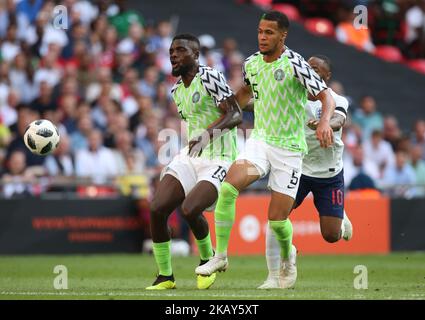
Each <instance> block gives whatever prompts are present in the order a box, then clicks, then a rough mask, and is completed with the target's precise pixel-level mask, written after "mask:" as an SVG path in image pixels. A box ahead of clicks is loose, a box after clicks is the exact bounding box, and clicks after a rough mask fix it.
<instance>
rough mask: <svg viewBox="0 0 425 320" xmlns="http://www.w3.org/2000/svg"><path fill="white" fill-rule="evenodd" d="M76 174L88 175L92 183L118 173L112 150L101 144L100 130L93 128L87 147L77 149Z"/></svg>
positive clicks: (99, 181) (100, 181)
mask: <svg viewBox="0 0 425 320" xmlns="http://www.w3.org/2000/svg"><path fill="white" fill-rule="evenodd" d="M75 169H76V174H77V176H80V177H90V178H92V179H93V182H94V183H104V182H106V179H107V178H111V177H112V176H114V175H116V174H117V173H118V168H117V165H116V162H115V159H114V155H113V153H112V150H111V149H109V148H106V147H104V146H103V139H102V133H101V131H99V130H97V129H94V130H92V131H91V132H90V133H89V135H88V149H81V150H79V151H77V154H76V157H75Z"/></svg>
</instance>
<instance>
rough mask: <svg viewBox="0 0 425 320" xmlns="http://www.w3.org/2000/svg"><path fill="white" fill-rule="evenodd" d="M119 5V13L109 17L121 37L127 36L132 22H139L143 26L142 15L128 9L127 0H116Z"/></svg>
mask: <svg viewBox="0 0 425 320" xmlns="http://www.w3.org/2000/svg"><path fill="white" fill-rule="evenodd" d="M115 3H116V4H117V6H118V13H117V14H116V15H114V16H112V17H110V18H109V22H110V23H111V24H112V25H113V26H114V27H115V28H116V29H117V31H118V35H119V36H120V37H125V36H126V35H127V34H128V30H129V28H130V26H131V24H132V23H134V22H137V23H139V24H141V25H142V26H143V22H144V20H143V17H142V15H141V14H140V13H139V12H137V11H135V10H129V9H127V0H115Z"/></svg>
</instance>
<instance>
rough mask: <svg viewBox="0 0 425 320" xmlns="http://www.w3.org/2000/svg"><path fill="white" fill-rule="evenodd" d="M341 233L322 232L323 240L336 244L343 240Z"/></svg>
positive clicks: (334, 231) (332, 231) (333, 231)
mask: <svg viewBox="0 0 425 320" xmlns="http://www.w3.org/2000/svg"><path fill="white" fill-rule="evenodd" d="M340 233H341V231H340V230H338V231H336V230H322V237H323V239H325V241H326V242H329V243H334V242H337V241H338V240H339V239H340V238H341V235H340Z"/></svg>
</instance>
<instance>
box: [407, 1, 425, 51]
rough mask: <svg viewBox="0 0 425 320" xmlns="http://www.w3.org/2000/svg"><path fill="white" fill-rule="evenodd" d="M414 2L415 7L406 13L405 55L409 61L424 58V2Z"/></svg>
mask: <svg viewBox="0 0 425 320" xmlns="http://www.w3.org/2000/svg"><path fill="white" fill-rule="evenodd" d="M414 2H415V5H414V6H412V7H411V8H410V9H409V10H407V12H406V27H407V32H406V37H405V42H406V45H407V52H406V54H407V56H408V57H409V58H410V59H419V58H425V2H424V1H423V0H415V1H414Z"/></svg>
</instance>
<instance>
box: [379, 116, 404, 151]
mask: <svg viewBox="0 0 425 320" xmlns="http://www.w3.org/2000/svg"><path fill="white" fill-rule="evenodd" d="M383 133H384V139H385V140H386V141H388V142H389V143H390V144H391V147H392V148H393V150H394V151H395V150H397V144H398V142H399V141H400V139H401V138H402V134H401V130H400V128H399V126H398V121H397V119H396V118H395V117H394V116H386V117H385V119H384V130H383Z"/></svg>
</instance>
